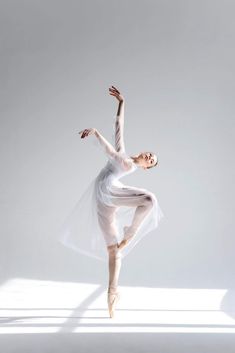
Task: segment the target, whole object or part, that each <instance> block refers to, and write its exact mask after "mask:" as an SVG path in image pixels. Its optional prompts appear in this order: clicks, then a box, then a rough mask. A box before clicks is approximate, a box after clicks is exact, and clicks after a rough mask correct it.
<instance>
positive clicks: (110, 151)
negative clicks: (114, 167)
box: [94, 129, 118, 158]
mask: <svg viewBox="0 0 235 353" xmlns="http://www.w3.org/2000/svg"><path fill="white" fill-rule="evenodd" d="M94 133H95V136H96V137H97V139H98V141H99V143H100V145H101V146H102V147H103V148H104V150H105V152H106V153H107V155H109V156H110V157H112V158H114V157H116V156H117V155H118V154H117V151H116V150H115V148H114V147H113V145H111V143H109V142H108V141H107V140H106V139H105V138H104V136H102V135H101V133H100V132H99V131H98V130H97V129H95V132H94Z"/></svg>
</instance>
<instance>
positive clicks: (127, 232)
mask: <svg viewBox="0 0 235 353" xmlns="http://www.w3.org/2000/svg"><path fill="white" fill-rule="evenodd" d="M140 196H142V197H140ZM115 204H116V205H119V206H121V205H123V206H130V207H133V206H137V207H136V210H135V213H134V216H133V219H132V223H131V225H130V226H129V227H124V237H123V240H122V241H121V243H120V244H119V249H121V248H123V247H124V246H125V245H127V243H128V242H129V241H130V239H131V238H133V236H134V235H135V234H136V232H137V230H138V228H139V227H140V225H141V224H142V222H143V221H144V219H145V217H146V216H147V214H148V213H149V212H150V210H151V208H152V206H153V200H152V197H151V195H147V194H139V195H133V197H132V198H131V199H130V198H128V199H124V198H123V199H122V198H120V199H117V200H115Z"/></svg>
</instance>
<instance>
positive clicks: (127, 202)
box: [98, 193, 152, 293]
mask: <svg viewBox="0 0 235 353" xmlns="http://www.w3.org/2000/svg"><path fill="white" fill-rule="evenodd" d="M135 196H136V197H135ZM113 203H114V204H115V205H116V207H106V206H105V217H103V218H101V215H102V212H101V208H102V207H104V206H103V205H100V208H99V210H100V213H98V214H99V223H100V225H101V228H102V230H103V233H104V234H105V236H106V240H109V241H111V244H110V245H108V243H107V249H108V253H109V291H110V292H111V293H115V292H116V291H117V287H118V278H119V274H120V269H121V262H122V256H121V250H119V249H118V247H117V245H118V244H117V237H116V235H117V227H116V223H115V212H116V210H117V208H118V207H120V206H129V207H136V210H135V213H134V216H133V219H132V223H131V225H130V226H129V227H127V228H126V232H125V234H124V238H125V237H127V238H128V237H130V236H134V234H135V233H136V231H137V230H138V228H139V226H140V225H141V223H142V222H143V220H144V218H145V217H146V216H147V214H148V212H149V211H150V210H151V208H152V198H151V195H147V194H143V193H142V194H140V193H139V194H134V195H132V197H129V198H116V199H114V201H113ZM102 210H103V211H104V209H102Z"/></svg>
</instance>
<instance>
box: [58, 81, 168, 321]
mask: <svg viewBox="0 0 235 353" xmlns="http://www.w3.org/2000/svg"><path fill="white" fill-rule="evenodd" d="M109 94H110V95H112V96H114V97H115V98H116V99H117V100H118V111H117V114H116V115H115V120H114V146H113V145H112V144H111V143H109V142H108V141H107V140H106V139H105V138H104V137H103V136H102V135H101V133H100V132H99V131H98V130H97V129H96V128H86V129H83V130H81V131H79V134H80V137H81V139H84V138H86V137H88V136H90V135H93V136H94V138H95V141H97V142H95V143H96V144H98V145H99V146H100V147H101V148H102V150H103V151H104V153H105V155H106V156H107V158H108V161H107V163H106V165H105V166H104V167H103V168H102V169H101V171H100V172H99V174H98V175H97V176H96V177H95V178H94V179H93V180H92V181H91V182H90V184H89V186H88V187H87V189H86V190H85V192H84V193H83V195H82V196H81V197H80V199H79V201H78V202H77V204H76V205H75V207H74V208H73V210H72V212H71V213H70V215H69V216H68V217H67V218H66V220H65V222H64V224H63V227H62V229H61V232H62V236H61V239H60V240H61V241H62V243H63V244H64V245H66V246H68V247H70V248H72V249H74V250H75V251H78V252H80V253H83V254H85V255H88V256H91V257H93V258H96V259H99V260H105V261H106V260H108V266H109V285H108V292H107V294H108V297H107V301H108V309H109V314H110V317H113V316H114V310H115V306H116V302H117V300H118V299H119V297H120V293H119V291H118V290H117V289H118V278H119V273H120V268H121V262H122V259H123V257H124V256H126V255H127V254H128V253H129V252H130V250H132V249H133V247H134V246H135V245H136V244H137V243H138V242H139V241H140V239H141V238H143V236H144V235H146V234H148V233H149V232H150V231H152V230H153V229H155V228H156V227H157V226H158V224H159V221H160V219H161V218H162V217H163V216H164V215H163V212H162V210H161V208H160V206H159V203H158V200H157V198H156V196H155V195H154V194H153V193H152V192H150V191H148V190H147V189H144V188H139V187H138V188H137V187H133V186H129V185H125V184H123V183H121V182H120V180H119V179H120V178H121V177H123V176H124V175H127V174H130V173H132V172H133V171H135V170H136V169H137V168H143V169H144V170H148V169H150V168H153V167H156V166H157V165H158V157H157V155H156V154H155V153H152V152H141V153H138V154H136V155H133V156H129V155H128V154H127V153H126V150H125V143H124V104H125V99H124V96H123V95H122V94H121V93H120V91H119V90H118V89H117V88H116V87H114V86H111V87H110V88H109ZM92 158H94V157H93V156H90V158H89V161H92Z"/></svg>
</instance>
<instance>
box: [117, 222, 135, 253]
mask: <svg viewBox="0 0 235 353" xmlns="http://www.w3.org/2000/svg"><path fill="white" fill-rule="evenodd" d="M129 228H130V227H127V226H125V227H123V230H124V237H123V239H122V241H121V243H120V244H118V249H122V248H124V247H125V246H126V245H127V244H128V243H129V242H130V240H131V239H132V238H133V234H130V233H129V234H128V231H129Z"/></svg>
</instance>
